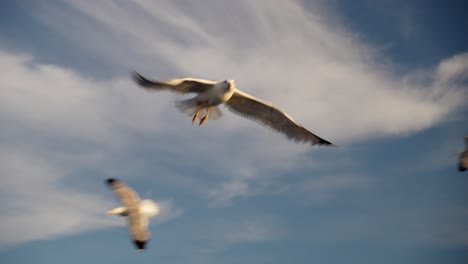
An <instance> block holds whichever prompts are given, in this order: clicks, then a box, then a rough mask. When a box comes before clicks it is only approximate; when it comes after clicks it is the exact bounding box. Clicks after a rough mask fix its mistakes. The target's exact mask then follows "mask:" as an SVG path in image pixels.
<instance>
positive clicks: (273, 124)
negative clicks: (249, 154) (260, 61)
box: [225, 90, 333, 145]
mask: <svg viewBox="0 0 468 264" xmlns="http://www.w3.org/2000/svg"><path fill="white" fill-rule="evenodd" d="M225 105H226V107H227V108H228V109H229V110H231V111H232V112H234V113H236V114H239V115H242V116H244V117H246V118H249V119H252V120H254V121H257V122H259V123H261V124H262V125H264V126H266V127H268V128H271V129H273V130H276V131H278V132H280V133H283V134H285V135H286V136H287V137H288V138H289V139H290V140H294V141H296V142H306V143H310V144H311V145H333V144H332V143H330V142H328V141H326V140H324V139H323V138H320V137H319V136H317V135H315V134H313V133H311V132H310V131H308V130H307V129H305V128H304V127H302V126H301V125H300V124H298V123H297V122H296V121H294V120H293V119H292V118H291V117H290V116H289V115H288V114H286V113H285V112H284V111H282V110H281V109H278V108H276V107H275V106H274V105H273V104H271V103H269V102H265V101H263V100H260V99H258V98H255V97H253V96H251V95H249V94H247V93H244V92H242V91H239V90H236V91H235V92H234V94H233V95H232V97H231V98H230V99H229V100H228V101H227V102H226V103H225Z"/></svg>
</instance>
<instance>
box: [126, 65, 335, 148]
mask: <svg viewBox="0 0 468 264" xmlns="http://www.w3.org/2000/svg"><path fill="white" fill-rule="evenodd" d="M132 77H133V79H134V81H135V82H136V83H137V84H138V85H139V86H141V87H143V88H145V89H146V90H149V91H163V90H168V91H172V92H175V93H178V94H188V93H196V94H197V95H196V96H195V97H194V98H191V99H187V100H182V101H177V102H176V107H177V109H179V111H181V112H183V113H186V114H188V115H190V116H192V123H194V122H195V121H196V120H197V117H198V118H200V123H199V125H202V124H203V123H204V122H205V121H206V119H207V118H211V119H213V120H215V119H218V118H219V117H221V110H219V108H218V106H219V105H221V104H224V106H226V107H227V108H228V109H229V110H230V111H231V112H233V113H236V114H238V115H241V116H243V117H245V118H248V119H251V120H253V121H256V122H258V123H260V124H262V125H264V126H266V127H268V128H270V129H273V130H275V131H277V132H279V133H282V134H284V135H285V136H286V137H287V138H288V139H290V140H293V141H296V142H301V143H309V144H311V145H325V146H334V145H333V144H332V143H330V142H328V141H327V140H325V139H323V138H321V137H319V136H317V135H315V134H313V133H312V132H310V131H309V130H307V129H305V128H304V127H303V126H301V125H300V124H299V123H297V122H296V121H295V120H294V119H292V118H291V117H290V116H289V115H288V114H286V113H285V112H284V111H283V110H281V109H279V108H277V107H276V106H274V105H273V104H272V103H270V102H266V101H263V100H261V99H259V98H256V97H254V96H252V95H249V94H247V93H244V92H242V91H240V90H239V89H237V88H236V87H235V83H234V81H233V80H224V81H212V80H204V79H196V78H175V79H167V80H163V81H157V80H150V79H147V78H145V77H143V76H142V75H140V74H139V73H137V72H136V71H133V72H132Z"/></svg>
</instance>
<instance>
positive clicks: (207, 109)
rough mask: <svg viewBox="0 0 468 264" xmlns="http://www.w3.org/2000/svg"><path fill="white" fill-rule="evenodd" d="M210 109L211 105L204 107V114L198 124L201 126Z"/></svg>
mask: <svg viewBox="0 0 468 264" xmlns="http://www.w3.org/2000/svg"><path fill="white" fill-rule="evenodd" d="M210 109H211V106H208V108H206V115H205V116H204V117H202V118H201V119H200V124H199V126H201V125H202V124H203V122H205V120H206V119H207V118H208V114H209V113H210Z"/></svg>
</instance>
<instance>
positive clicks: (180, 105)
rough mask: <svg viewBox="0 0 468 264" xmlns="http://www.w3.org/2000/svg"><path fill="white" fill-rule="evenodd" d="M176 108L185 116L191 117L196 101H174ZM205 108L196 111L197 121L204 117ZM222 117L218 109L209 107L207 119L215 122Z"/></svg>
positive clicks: (195, 107) (195, 108) (193, 99)
mask: <svg viewBox="0 0 468 264" xmlns="http://www.w3.org/2000/svg"><path fill="white" fill-rule="evenodd" d="M176 108H177V109H178V110H179V111H180V112H182V113H185V114H187V115H188V116H193V115H194V114H195V111H196V110H197V100H196V99H195V98H192V99H187V100H182V101H176ZM206 110H207V108H203V109H199V111H198V119H201V118H202V117H204V116H205V115H206ZM222 115H223V113H222V112H221V110H220V109H219V107H217V106H214V107H211V109H210V113H209V115H208V119H211V120H216V119H218V118H220V117H221V116H222Z"/></svg>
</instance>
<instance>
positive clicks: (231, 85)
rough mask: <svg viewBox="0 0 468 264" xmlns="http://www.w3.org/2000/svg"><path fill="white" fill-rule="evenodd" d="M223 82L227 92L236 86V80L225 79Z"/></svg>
mask: <svg viewBox="0 0 468 264" xmlns="http://www.w3.org/2000/svg"><path fill="white" fill-rule="evenodd" d="M221 84H222V87H223V88H224V89H225V91H226V92H227V91H229V90H231V89H232V88H234V85H235V83H234V80H224V81H222V82H221Z"/></svg>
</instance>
